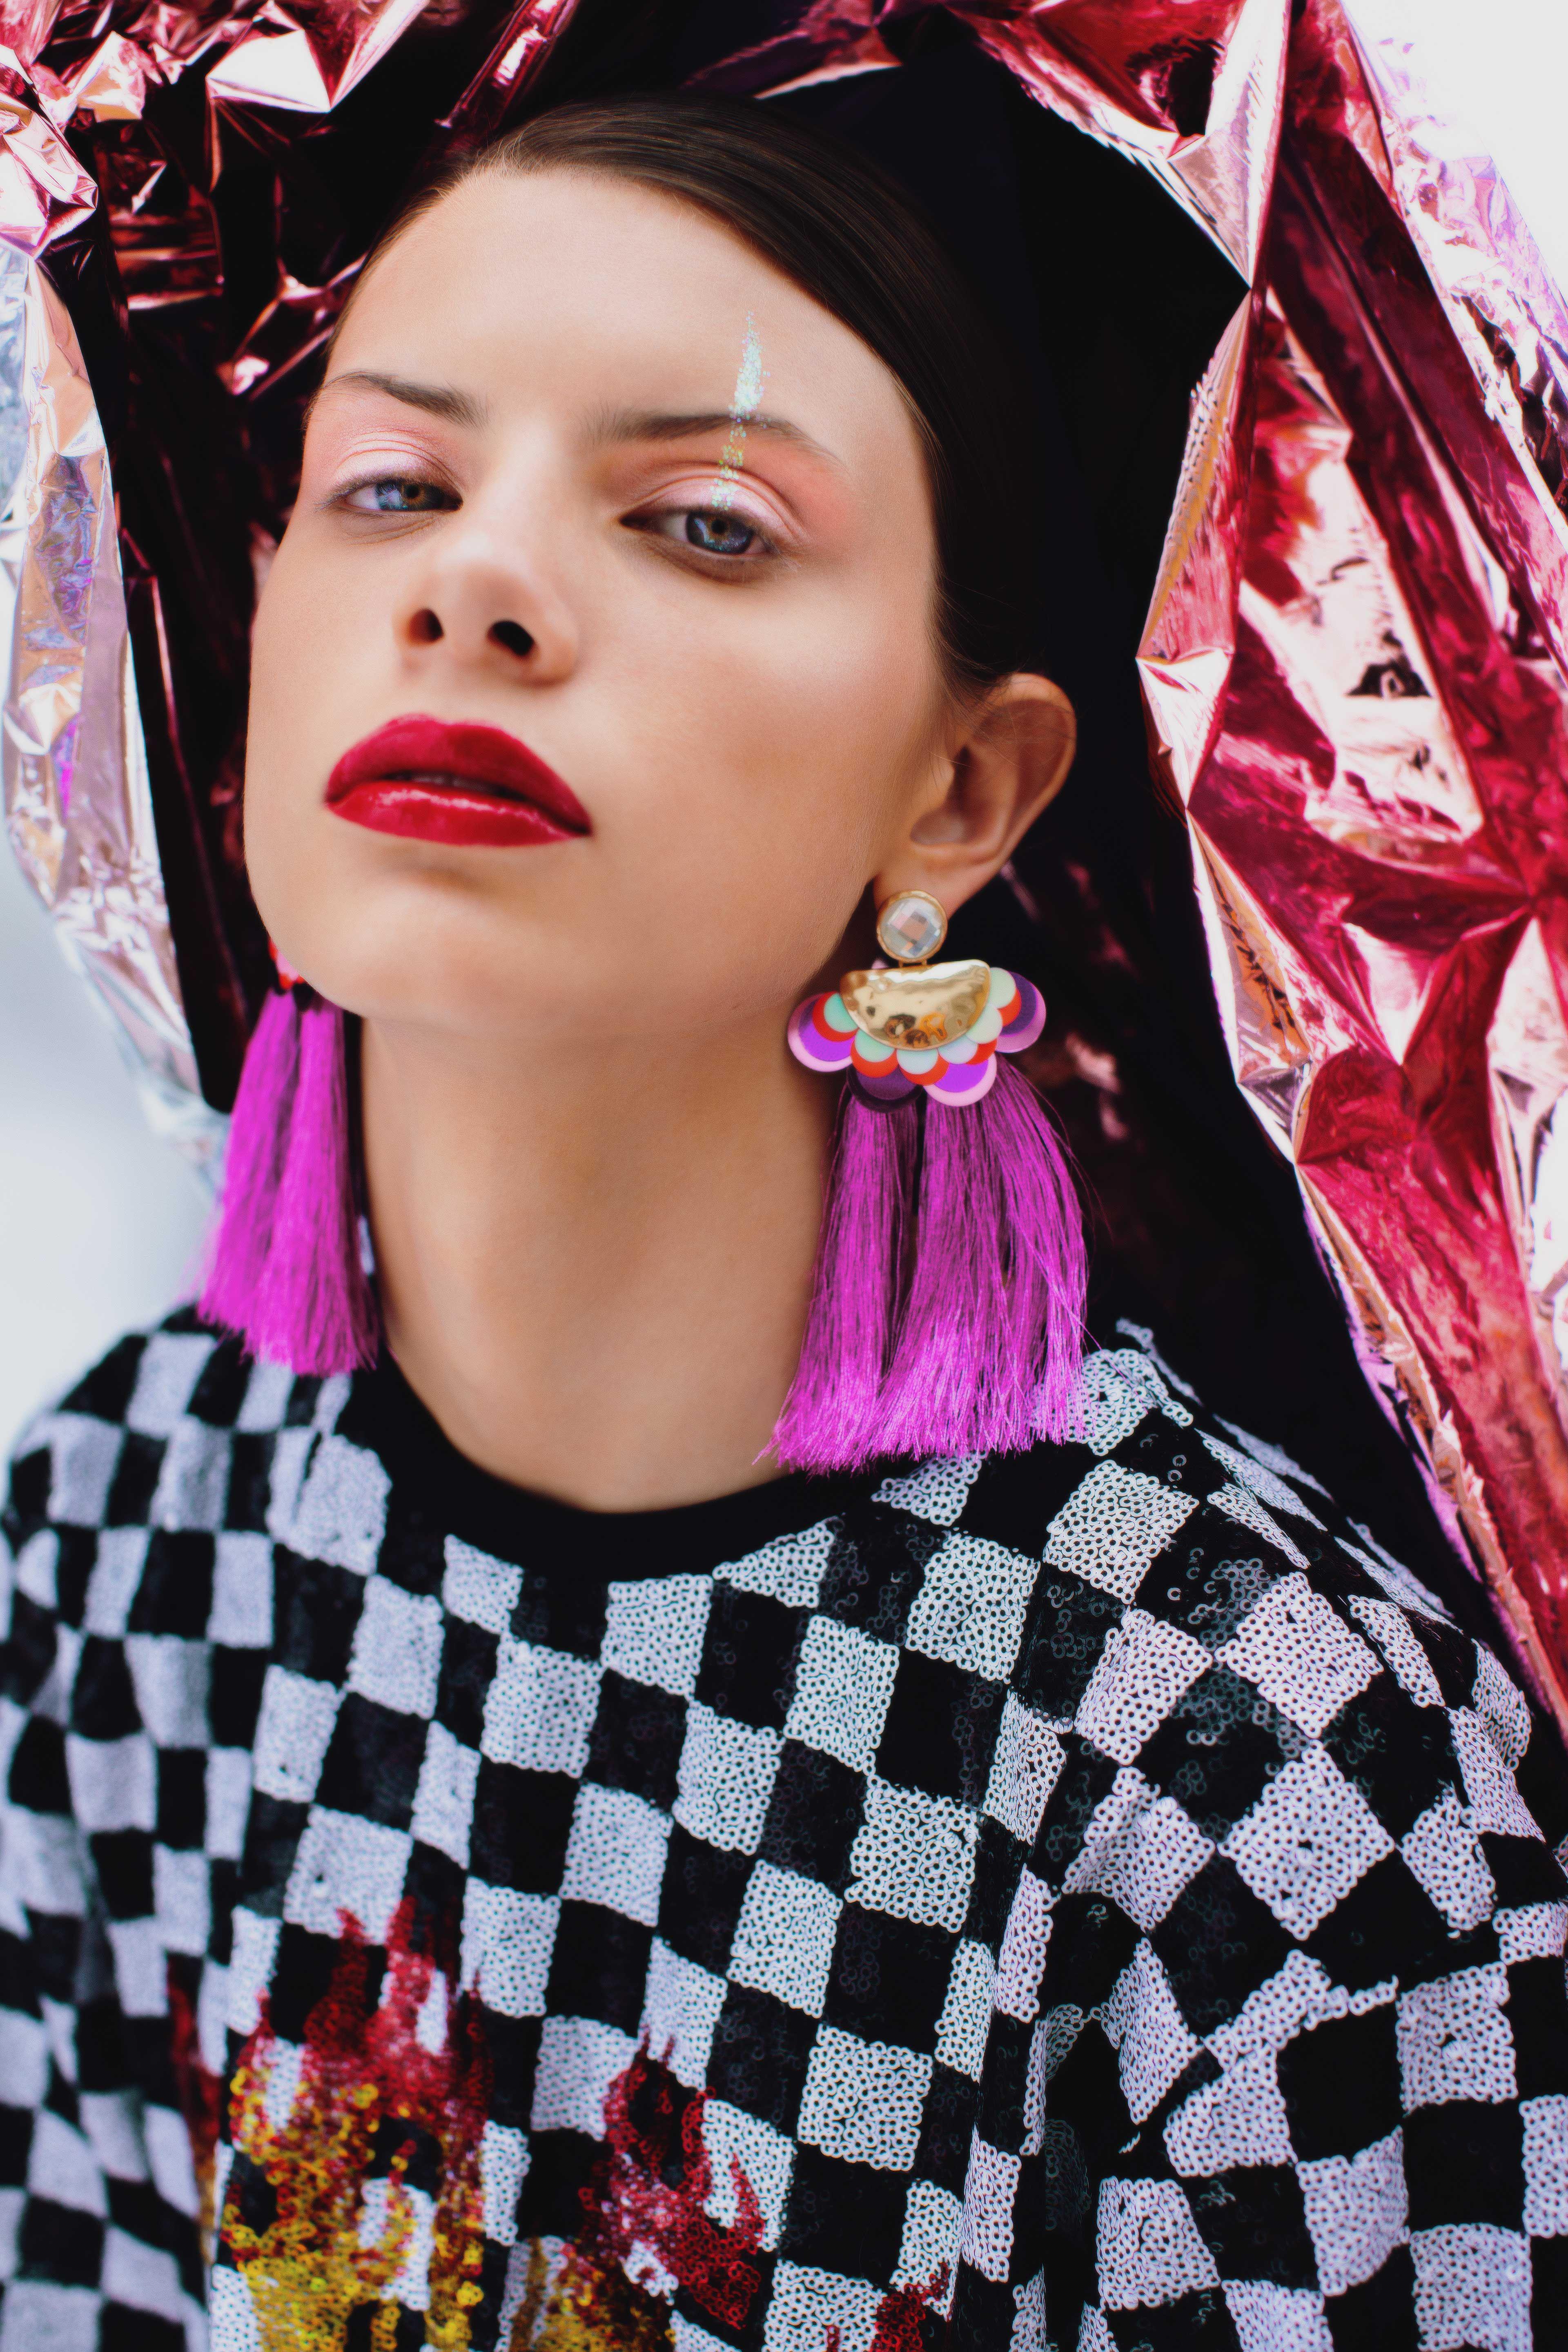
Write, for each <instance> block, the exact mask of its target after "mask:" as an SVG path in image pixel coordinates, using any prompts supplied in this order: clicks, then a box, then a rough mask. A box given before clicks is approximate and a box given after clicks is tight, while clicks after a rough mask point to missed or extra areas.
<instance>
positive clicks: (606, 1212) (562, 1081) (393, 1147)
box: [362, 1021, 832, 1511]
mask: <svg viewBox="0 0 1568 2352" xmlns="http://www.w3.org/2000/svg"><path fill="white" fill-rule="evenodd" d="M777 1027H778V1024H776V1023H774V1024H772V1025H771V1027H770V1029H769V1031H768V1034H766V1035H763V1034H753V1033H752V1032H751V1031H748V1032H747V1033H746V1034H743V1035H742V1034H735V1035H732V1036H731V1037H729V1038H715V1037H711V1036H710V1037H707V1038H703V1039H701V1040H700V1041H698V1043H697V1044H694V1045H693V1046H692V1047H691V1049H690V1050H689V1052H686V1053H684V1054H683V1052H682V1051H681V1049H680V1047H679V1046H676V1047H675V1048H674V1049H673V1050H670V1049H668V1047H667V1046H666V1045H664V1044H662V1043H661V1045H660V1048H659V1051H658V1053H657V1054H654V1053H650V1052H649V1051H648V1050H647V1046H646V1045H638V1044H627V1045H625V1046H619V1045H617V1046H616V1047H614V1048H612V1049H611V1050H609V1051H608V1052H605V1051H602V1050H597V1049H595V1051H594V1052H593V1053H585V1054H583V1055H573V1056H570V1057H568V1056H565V1055H562V1056H560V1057H559V1058H552V1057H551V1056H550V1055H548V1053H545V1054H540V1055H535V1054H533V1053H532V1052H531V1051H530V1053H529V1055H528V1056H527V1060H526V1065H525V1064H524V1057H523V1055H521V1054H520V1053H519V1052H518V1051H517V1050H516V1049H515V1048H512V1047H507V1048H504V1049H502V1048H498V1047H497V1046H495V1045H485V1046H484V1047H483V1048H482V1049H481V1048H480V1047H479V1046H475V1045H468V1044H467V1043H466V1042H463V1043H458V1044H457V1045H454V1042H453V1041H452V1040H451V1039H450V1038H447V1037H444V1036H433V1035H432V1034H430V1033H429V1032H416V1031H411V1030H407V1029H402V1028H396V1027H389V1026H387V1025H386V1024H380V1023H372V1022H368V1021H367V1022H366V1024H365V1025H364V1032H363V1057H362V1088H363V1125H364V1150H365V1170H366V1176H367V1181H368V1185H369V1192H370V1205H371V1227H372V1232H373V1234H374V1242H375V1253H376V1266H377V1276H378V1283H379V1287H380V1291H381V1298H382V1306H383V1311H384V1319H385V1324H386V1334H387V1340H388V1344H389V1345H390V1347H391V1349H392V1352H393V1354H394V1356H395V1358H396V1360H397V1362H398V1364H399V1365H400V1366H401V1368H402V1370H403V1371H404V1373H405V1377H406V1378H407V1380H408V1381H409V1383H410V1385H411V1386H412V1388H413V1389H414V1390H415V1391H416V1394H417V1395H418V1396H419V1397H420V1398H421V1399H422V1400H423V1402H425V1404H426V1406H427V1407H428V1408H429V1410H430V1411H431V1412H432V1413H434V1415H435V1417H436V1419H437V1422H438V1423H440V1425H441V1427H442V1428H443V1429H444V1430H445V1432H446V1433H447V1436H448V1437H449V1438H450V1439H451V1441H452V1443H453V1444H455V1445H456V1446H457V1447H458V1450H459V1452H461V1453H463V1454H467V1455H468V1458H469V1459H470V1460H471V1461H474V1462H477V1463H479V1465H480V1466H481V1467H482V1468H484V1469H487V1470H489V1471H492V1472H494V1473H495V1474H496V1475H498V1476H500V1477H502V1478H506V1479H508V1480H510V1481H511V1482H512V1483H513V1484H515V1485H518V1486H526V1487H529V1488H531V1489H532V1490H533V1491H534V1492H536V1493H540V1494H544V1495H549V1496H554V1497H555V1498H557V1499H559V1500H561V1501H563V1502H569V1503H574V1504H578V1505H580V1506H582V1507H585V1508H587V1509H590V1510H599V1511H618V1510H649V1509H658V1508H661V1507H668V1506H671V1505H675V1504H679V1503H686V1502H694V1501H700V1500H702V1499H704V1498H705V1497H707V1496H711V1495H720V1494H727V1493H731V1492H733V1491H734V1490H736V1489H738V1488H740V1487H742V1486H755V1485H758V1484H760V1483H761V1482H763V1480H765V1479H768V1478H772V1477H775V1476H777V1475H778V1467H779V1465H778V1464H777V1461H776V1460H775V1458H774V1457H773V1454H772V1452H771V1450H770V1440H771V1436H772V1432H773V1423H774V1421H775V1420H776V1418H777V1416H778V1412H779V1409H780V1407H781V1405H782V1404H783V1402H784V1396H785V1393H786V1392H787V1391H788V1388H789V1384H790V1381H791V1380H792V1379H793V1377H794V1372H795V1360H796V1358H797V1356H798V1354H799V1351H800V1343H801V1337H802V1333H803V1331H804V1329H805V1315H806V1308H807V1305H808V1302H809V1297H810V1287H811V1269H812V1264H813V1260H814V1257H815V1253H816V1235H817V1226H818V1223H819V1220H820V1216H821V1208H822V1179H823V1168H824V1160H825V1156H826V1147H827V1138H828V1129H829V1125H830V1119H831V1110H832V1091H831V1089H830V1088H828V1087H824V1086H823V1085H822V1084H821V1082H820V1081H814V1080H813V1079H812V1078H811V1077H810V1076H808V1075H807V1074H806V1073H805V1072H804V1071H800V1070H797V1069H796V1068H795V1066H793V1065H792V1064H791V1063H790V1062H789V1060H788V1058H787V1055H786V1054H785V1052H784V1044H783V1039H782V1037H781V1036H779V1035H777V1034H773V1032H774V1031H776V1029H777Z"/></svg>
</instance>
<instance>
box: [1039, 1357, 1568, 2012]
mask: <svg viewBox="0 0 1568 2352" xmlns="http://www.w3.org/2000/svg"><path fill="white" fill-rule="evenodd" d="M1085 1394H1086V1428H1085V1442H1084V1443H1083V1444H1078V1445H1070V1446H1065V1447H1061V1448H1058V1449H1055V1450H1054V1451H1055V1459H1054V1460H1052V1461H1051V1462H1050V1463H1049V1464H1048V1465H1046V1464H1044V1463H1042V1461H1041V1457H1039V1456H1032V1457H1028V1462H1029V1463H1030V1464H1032V1465H1036V1466H1035V1472H1034V1475H1035V1476H1036V1478H1037V1479H1039V1478H1042V1477H1043V1478H1045V1479H1046V1480H1047V1481H1048V1482H1050V1491H1049V1493H1048V1494H1047V1496H1045V1497H1044V1498H1043V1516H1044V1517H1045V1521H1046V1524H1045V1528H1044V1540H1043V1573H1042V1576H1041V1578H1040V1580H1039V1583H1038V1585H1037V1590H1036V1598H1035V1606H1034V1609H1033V1611H1032V1612H1031V1623H1030V1625H1029V1628H1028V1630H1027V1633H1026V1641H1025V1643H1024V1645H1023V1647H1022V1649H1021V1652H1020V1656H1019V1661H1018V1667H1017V1674H1016V1695H1017V1697H1018V1699H1019V1700H1020V1701H1021V1702H1022V1703H1023V1704H1025V1705H1026V1706H1031V1707H1033V1708H1036V1709H1037V1710H1038V1712H1039V1714H1040V1715H1041V1716H1043V1717H1045V1718H1046V1719H1047V1722H1048V1723H1049V1724H1050V1725H1051V1727H1053V1729H1054V1731H1055V1733H1056V1735H1057V1737H1058V1739H1059V1741H1060V1743H1061V1748H1062V1766H1061V1770H1060V1774H1059V1777H1058V1781H1057V1783H1056V1786H1055V1788H1054V1790H1053V1791H1052V1795H1051V1799H1050V1801H1049V1804H1048V1806H1047V1810H1046V1813H1045V1817H1044V1819H1043V1821H1042V1823H1041V1829H1040V1835H1039V1840H1038V1843H1037V1849H1036V1853H1035V1855H1034V1857H1033V1866H1034V1867H1035V1868H1036V1870H1037V1872H1038V1873H1039V1874H1040V1875H1041V1876H1042V1877H1043V1878H1045V1880H1046V1881H1047V1885H1049V1887H1050V1889H1051V1892H1052V1894H1053V1895H1055V1896H1056V1897H1057V1898H1058V1902H1059V1901H1061V1900H1062V1899H1063V1898H1070V1897H1072V1896H1075V1895H1085V1896H1088V1895H1094V1896H1099V1897H1105V1896H1109V1897H1110V1900H1111V1904H1112V1906H1113V1907H1114V1909H1115V1911H1116V1913H1117V1914H1119V1915H1120V1916H1121V1923H1122V1932H1123V1936H1124V1940H1125V1939H1131V1940H1130V1941H1129V1950H1131V1947H1132V1943H1133V1942H1136V1940H1137V1939H1138V1938H1139V1937H1143V1938H1146V1939H1147V1940H1148V1941H1149V1942H1150V1943H1151V1944H1152V1948H1153V1951H1154V1953H1155V1954H1156V1955H1157V1956H1158V1957H1159V1959H1160V1964H1161V1968H1162V1970H1163V1972H1164V1973H1165V1974H1166V1975H1167V1976H1168V1977H1169V1979H1170V1980H1171V1982H1172V1983H1173V1986H1174V1987H1175V1990H1176V1993H1177V1999H1178V2000H1179V2002H1180V2005H1181V2007H1182V2009H1183V2011H1184V2013H1185V2014H1186V2015H1187V2017H1188V2020H1189V2022H1190V2023H1192V2024H1193V2025H1194V2027H1195V2029H1196V2031H1197V2032H1199V2034H1200V2035H1201V2034H1202V2033H1204V2032H1212V2031H1213V2030H1214V2029H1215V2027H1216V2026H1218V2025H1220V2024H1221V2023H1222V2022H1223V2021H1224V2020H1225V2019H1226V2017H1227V2016H1228V2015H1230V2014H1232V2013H1234V2009H1235V2007H1237V2006H1239V2004H1240V2002H1241V2001H1242V2000H1245V1998H1246V1996H1247V1993H1248V1992H1249V1991H1250V1990H1252V1989H1253V1988H1255V1987H1256V1986H1257V1985H1258V1984H1259V1983H1260V1982H1262V1981H1263V1980H1264V1979H1267V1978H1268V1976H1269V1975H1270V1974H1271V1973H1272V1972H1273V1971H1274V1970H1275V1969H1278V1968H1279V1967H1280V1966H1282V1965H1284V1963H1285V1960H1286V1958H1287V1957H1288V1954H1289V1951H1290V1949H1291V1948H1303V1949H1304V1951H1305V1952H1306V1953H1307V1954H1308V1955H1310V1957H1311V1958H1312V1959H1313V1960H1314V1961H1315V1962H1317V1963H1319V1964H1320V1965H1321V1969H1323V1971H1324V1972H1325V1973H1326V1977H1327V1979H1330V1980H1331V1981H1332V1982H1334V1983H1336V1984H1340V1985H1342V1986H1344V1987H1347V1988H1350V1989H1352V1990H1354V1989H1356V1988H1359V1987H1370V1986H1371V1985H1372V1984H1373V1983H1374V1982H1378V1981H1382V1980H1384V1979H1388V1978H1391V1977H1392V1978H1402V1977H1403V1978H1405V1979H1408V1977H1409V1975H1410V1973H1411V1971H1412V1970H1415V1972H1417V1973H1425V1972H1426V1971H1427V1970H1429V1969H1431V1968H1432V1967H1434V1966H1436V1967H1439V1968H1444V1969H1447V1968H1451V1967H1456V1966H1458V1965H1460V1964H1461V1955H1462V1954H1463V1953H1464V1952H1465V1951H1466V1950H1467V1948H1468V1947H1469V1946H1470V1944H1471V1939H1474V1947H1473V1950H1471V1951H1470V1953H1469V1957H1470V1958H1471V1961H1472V1964H1479V1963H1484V1962H1485V1961H1486V1960H1487V1959H1488V1958H1495V1957H1496V1949H1497V1948H1501V1947H1508V1946H1510V1943H1513V1944H1517V1943H1519V1941H1520V1939H1521V1937H1523V1938H1525V1939H1526V1940H1529V1939H1530V1938H1531V1937H1540V1936H1541V1935H1542V1934H1546V1933H1547V1932H1548V1928H1549V1927H1550V1929H1551V1932H1552V1934H1554V1935H1555V1937H1556V1948H1557V1949H1558V1950H1561V1948H1562V1940H1563V1937H1562V1927H1563V1926H1564V1925H1568V1912H1562V1911H1561V1908H1560V1906H1562V1905H1563V1902H1564V1900H1565V1899H1568V1884H1565V1882H1564V1878H1563V1871H1562V1869H1561V1867H1560V1864H1559V1861H1558V1858H1557V1854H1556V1852H1555V1851H1554V1849H1556V1848H1557V1847H1558V1846H1559V1845H1560V1843H1561V1842H1562V1841H1563V1837H1564V1833H1565V1832H1568V1801H1565V1789H1564V1774H1563V1762H1562V1754H1561V1748H1560V1747H1559V1745H1558V1742H1557V1740H1556V1738H1555V1736H1554V1734H1553V1733H1552V1729H1551V1727H1549V1726H1548V1725H1546V1724H1545V1723H1544V1721H1543V1720H1542V1719H1541V1718H1539V1717H1537V1716H1536V1715H1535V1713H1534V1712H1533V1711H1532V1709H1531V1706H1529V1705H1528V1704H1527V1702H1526V1700H1525V1698H1524V1696H1522V1694H1521V1691H1520V1689H1519V1688H1518V1686H1517V1685H1516V1683H1515V1681H1514V1679H1513V1677H1512V1675H1510V1673H1509V1672H1508V1671H1507V1669H1506V1668H1505V1667H1504V1665H1503V1664H1501V1663H1500V1659H1499V1658H1498V1656H1497V1654H1495V1653H1494V1651H1493V1650H1492V1649H1491V1648H1489V1646H1488V1645H1487V1644H1486V1643H1482V1642H1478V1641H1477V1640H1476V1639H1474V1638H1473V1637H1472V1636H1471V1635H1470V1634H1469V1633H1467V1632H1466V1631H1465V1630H1463V1629H1462V1628H1461V1626H1460V1625H1459V1624H1458V1623H1457V1622H1455V1620H1454V1618H1453V1616H1452V1615H1450V1613H1449V1612H1448V1611H1447V1609H1446V1608H1445V1606H1444V1603H1443V1601H1441V1600H1440V1599H1438V1598H1437V1597H1436V1595H1435V1594H1433V1593H1432V1592H1430V1591H1427V1590H1426V1587H1425V1586H1423V1585H1422V1584H1421V1583H1420V1582H1419V1581H1418V1580H1416V1579H1415V1577H1414V1576H1413V1575H1411V1574H1410V1573H1409V1572H1408V1570H1406V1569H1405V1568H1404V1567H1403V1566H1402V1565H1401V1563H1400V1561H1399V1560H1398V1559H1396V1558H1395V1557H1394V1555H1393V1554H1392V1553H1391V1552H1389V1551H1388V1550H1386V1549H1384V1547H1383V1545H1382V1544H1381V1543H1380V1542H1379V1541H1378V1539H1377V1538H1376V1536H1375V1535H1374V1534H1373V1533H1372V1532H1370V1531H1369V1530H1368V1529H1367V1528H1363V1527H1360V1526H1355V1525H1352V1523H1351V1522H1349V1521H1348V1520H1346V1519H1344V1518H1343V1517H1342V1516H1341V1514H1340V1513H1339V1512H1338V1510H1337V1509H1336V1508H1335V1506H1334V1504H1333V1502H1332V1500H1331V1497H1330V1496H1328V1495H1327V1494H1326V1492H1325V1491H1324V1490H1323V1488H1322V1487H1321V1486H1320V1485H1319V1484H1318V1483H1317V1482H1316V1481H1315V1480H1314V1479H1312V1478H1311V1477H1310V1475H1307V1474H1306V1473H1305V1472H1303V1471H1302V1470H1301V1469H1300V1467H1299V1466H1298V1465H1296V1464H1295V1463H1293V1462H1292V1461H1290V1460H1289V1457H1288V1456H1287V1455H1285V1454H1283V1453H1281V1452H1279V1450H1278V1449H1276V1448H1275V1447H1273V1446H1271V1445H1268V1444H1264V1443H1262V1442H1260V1441H1258V1439H1256V1438H1253V1437H1250V1436H1248V1435H1247V1433H1244V1432H1243V1431H1241V1430H1239V1429H1236V1428H1233V1427H1231V1426H1229V1425H1227V1424H1225V1423H1217V1422H1215V1421H1214V1420H1212V1419H1211V1418H1210V1417H1209V1416H1207V1415H1206V1414H1205V1412H1204V1411H1203V1409H1202V1406H1201V1405H1200V1404H1199V1402H1198V1401H1197V1400H1196V1399H1195V1398H1194V1397H1193V1396H1192V1395H1191V1393H1190V1392H1184V1391H1182V1390H1181V1389H1180V1388H1179V1387H1178V1385H1177V1384H1176V1383H1175V1381H1173V1378H1172V1377H1171V1376H1169V1375H1168V1373H1167V1371H1166V1370H1165V1368H1163V1367H1162V1366H1161V1365H1160V1363H1159V1362H1158V1360H1157V1359H1156V1358H1155V1357H1154V1356H1153V1355H1152V1352H1150V1351H1148V1350H1146V1349H1143V1348H1142V1347H1136V1348H1135V1347H1128V1348H1120V1349H1110V1350H1108V1351H1104V1352H1101V1353H1100V1354H1098V1355H1096V1356H1094V1357H1091V1358H1090V1359H1089V1363H1088V1365H1087V1367H1086V1374H1085ZM1020 1466H1021V1467H1023V1466H1025V1465H1020ZM1543 1906H1544V1910H1546V1911H1550V1912H1551V1914H1552V1917H1551V1919H1550V1921H1547V1920H1546V1919H1545V1918H1544V1915H1543ZM1068 1907H1069V1908H1070V1907H1071V1905H1070V1903H1069V1904H1068ZM1091 1907H1092V1906H1091ZM1526 1915H1528V1916H1526ZM1108 1916H1110V1915H1108V1914H1107V1912H1106V1907H1105V1905H1104V1903H1103V1901H1101V1902H1100V1904H1099V1906H1098V1907H1097V1908H1096V1909H1095V1917H1096V1919H1097V1920H1098V1921H1099V1922H1100V1923H1101V1925H1103V1923H1104V1921H1105V1919H1106V1918H1107V1917H1108ZM1483 1946H1484V1949H1483ZM1099 1965H1100V1963H1098V1962H1097V1963H1096V1966H1097V1968H1098V1966H1099ZM1101 1990H1105V1989H1101ZM1098 1997H1100V1996H1099V1995H1098V1994H1097V1998H1098Z"/></svg>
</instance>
